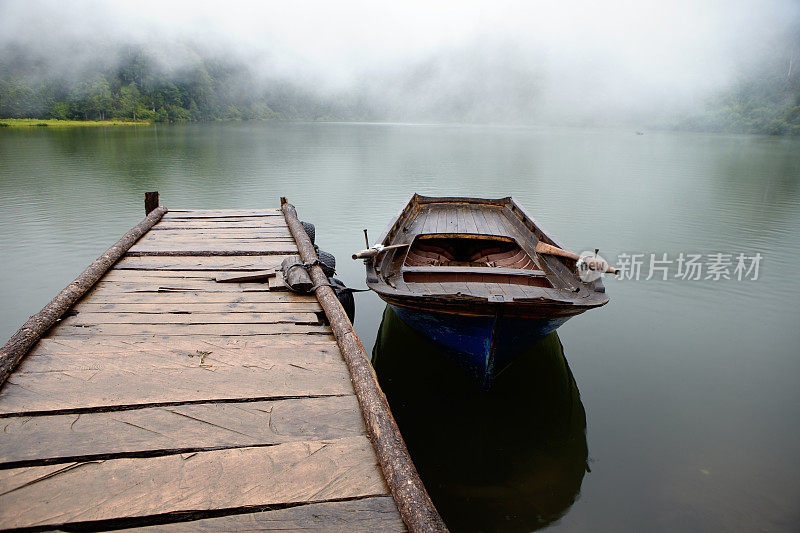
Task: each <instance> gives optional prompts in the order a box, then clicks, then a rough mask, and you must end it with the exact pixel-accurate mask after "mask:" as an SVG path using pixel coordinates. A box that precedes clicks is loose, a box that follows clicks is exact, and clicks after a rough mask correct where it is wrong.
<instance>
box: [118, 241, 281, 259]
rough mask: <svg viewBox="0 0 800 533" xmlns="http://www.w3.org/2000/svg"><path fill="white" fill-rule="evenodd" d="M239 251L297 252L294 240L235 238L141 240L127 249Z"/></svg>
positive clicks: (254, 252)
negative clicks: (252, 240)
mask: <svg viewBox="0 0 800 533" xmlns="http://www.w3.org/2000/svg"><path fill="white" fill-rule="evenodd" d="M222 251H227V252H240V253H239V254H236V255H248V254H251V255H252V254H256V253H260V254H264V255H266V254H291V253H297V245H295V244H294V242H270V241H263V242H254V243H240V242H237V241H235V240H223V239H213V240H209V241H208V242H198V243H183V242H168V241H165V242H150V241H146V240H142V241H139V242H137V243H136V244H134V245H133V246H131V248H130V249H129V250H128V254H129V255H135V254H137V253H141V252H183V253H184V255H188V254H186V252H195V254H194V255H200V254H201V253H202V252H222Z"/></svg>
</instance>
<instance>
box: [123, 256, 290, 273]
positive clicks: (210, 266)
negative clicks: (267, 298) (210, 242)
mask: <svg viewBox="0 0 800 533" xmlns="http://www.w3.org/2000/svg"><path fill="white" fill-rule="evenodd" d="M288 255H290V254H287V256H288ZM284 258H285V257H283V256H280V255H271V256H249V255H248V256H245V255H242V256H226V257H213V256H212V257H191V256H184V257H180V256H179V257H152V256H138V257H137V256H125V257H123V258H122V259H121V260H119V261H118V262H117V263H116V264H115V265H114V271H119V270H225V271H233V270H269V269H271V268H275V267H279V266H280V264H281V262H282V261H283V259H284Z"/></svg>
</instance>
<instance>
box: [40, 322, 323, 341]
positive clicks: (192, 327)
mask: <svg viewBox="0 0 800 533" xmlns="http://www.w3.org/2000/svg"><path fill="white" fill-rule="evenodd" d="M70 320H71V319H66V320H63V321H62V322H61V323H60V324H59V325H57V326H55V327H54V328H53V330H52V331H51V332H50V333H49V334H48V336H58V335H63V336H73V337H74V336H83V337H93V336H96V335H123V336H128V335H165V336H171V335H178V336H185V335H189V336H191V335H222V336H225V335H228V336H248V335H309V334H312V335H316V334H318V335H330V334H331V330H330V327H328V326H320V325H313V326H311V325H305V324H96V325H84V324H80V323H78V324H76V323H73V322H71V321H70Z"/></svg>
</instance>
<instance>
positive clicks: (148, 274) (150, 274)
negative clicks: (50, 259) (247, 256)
mask: <svg viewBox="0 0 800 533" xmlns="http://www.w3.org/2000/svg"><path fill="white" fill-rule="evenodd" d="M267 272H269V273H271V274H274V273H275V270H274V269H270V270H247V271H243V270H112V271H111V272H109V273H108V274H106V275H105V276H103V278H102V279H101V280H100V281H119V282H127V283H130V282H151V283H152V282H153V281H156V282H161V281H164V280H175V279H187V280H204V281H208V282H217V279H218V278H220V277H223V278H233V277H243V278H246V277H248V276H249V277H253V276H256V275H258V273H267ZM260 275H262V276H264V277H267V274H260ZM242 282H245V283H251V284H252V283H261V282H262V280H260V279H258V278H255V279H252V281H251V280H250V279H245V280H244V281H238V280H235V279H231V280H230V283H242ZM263 282H266V280H264V281H263Z"/></svg>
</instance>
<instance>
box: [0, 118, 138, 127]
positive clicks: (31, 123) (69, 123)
mask: <svg viewBox="0 0 800 533" xmlns="http://www.w3.org/2000/svg"><path fill="white" fill-rule="evenodd" d="M151 124H152V122H149V121H136V122H132V121H125V120H55V119H39V118H3V119H0V128H35V127H40V128H44V127H48V128H71V127H87V126H149V125H151Z"/></svg>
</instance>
